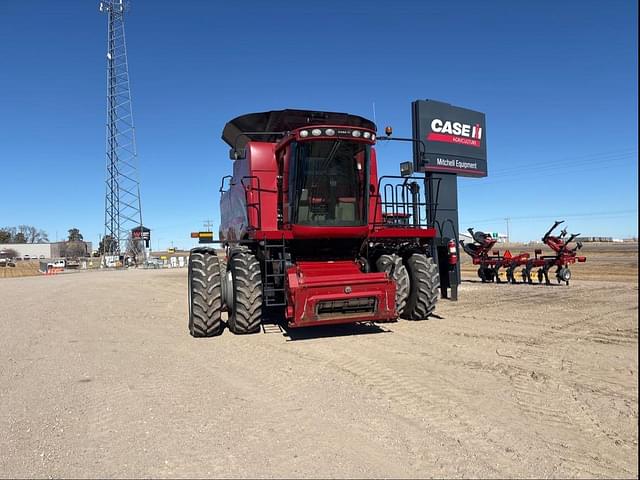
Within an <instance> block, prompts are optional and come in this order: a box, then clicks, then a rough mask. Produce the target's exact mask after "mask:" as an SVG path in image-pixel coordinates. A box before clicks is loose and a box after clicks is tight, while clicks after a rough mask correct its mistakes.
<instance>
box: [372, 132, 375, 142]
mask: <svg viewBox="0 0 640 480" xmlns="http://www.w3.org/2000/svg"><path fill="white" fill-rule="evenodd" d="M375 140H376V136H375V135H374V134H373V133H372V134H371V141H372V142H374V141H375Z"/></svg>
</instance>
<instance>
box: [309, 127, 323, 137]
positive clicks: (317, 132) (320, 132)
mask: <svg viewBox="0 0 640 480" xmlns="http://www.w3.org/2000/svg"><path fill="white" fill-rule="evenodd" d="M321 134H322V130H320V129H319V128H314V129H313V130H311V135H313V136H314V137H319V136H320V135H321Z"/></svg>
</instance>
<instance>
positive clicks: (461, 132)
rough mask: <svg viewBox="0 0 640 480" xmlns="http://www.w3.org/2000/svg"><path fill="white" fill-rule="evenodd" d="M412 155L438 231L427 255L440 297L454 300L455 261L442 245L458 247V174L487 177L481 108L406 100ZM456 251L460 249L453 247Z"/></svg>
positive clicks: (457, 276) (457, 280)
mask: <svg viewBox="0 0 640 480" xmlns="http://www.w3.org/2000/svg"><path fill="white" fill-rule="evenodd" d="M411 108H412V123H413V138H415V139H417V140H419V141H417V142H414V146H413V159H414V169H415V171H416V172H424V173H425V189H426V191H427V192H428V202H429V205H430V208H429V211H430V212H431V216H432V218H430V221H431V222H433V223H434V225H435V228H436V231H437V236H436V239H435V242H434V246H433V251H432V255H433V258H434V259H436V261H437V262H438V267H439V270H440V285H441V292H442V296H443V297H445V298H447V297H448V293H447V292H448V289H451V299H453V300H456V299H457V295H458V293H457V291H458V285H459V284H460V265H459V264H456V265H455V266H453V267H452V266H450V265H449V263H448V250H447V244H448V242H449V240H451V239H454V240H455V244H456V249H458V240H459V237H458V232H459V227H458V175H461V176H466V177H478V178H479V177H486V176H487V140H486V139H487V133H486V122H485V115H484V113H482V112H477V111H475V110H469V109H466V108H460V107H456V106H453V105H451V104H448V103H443V102H438V101H435V100H416V101H414V102H413V103H412V104H411ZM458 255H459V252H458Z"/></svg>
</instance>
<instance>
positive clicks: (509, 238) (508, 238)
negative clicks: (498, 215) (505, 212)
mask: <svg viewBox="0 0 640 480" xmlns="http://www.w3.org/2000/svg"><path fill="white" fill-rule="evenodd" d="M504 220H505V222H507V243H511V236H510V235H509V222H510V221H511V218H510V217H506V218H505V219H504Z"/></svg>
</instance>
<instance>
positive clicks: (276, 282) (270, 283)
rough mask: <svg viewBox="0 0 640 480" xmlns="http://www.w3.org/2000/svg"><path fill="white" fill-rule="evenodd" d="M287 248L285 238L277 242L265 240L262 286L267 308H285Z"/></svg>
mask: <svg viewBox="0 0 640 480" xmlns="http://www.w3.org/2000/svg"><path fill="white" fill-rule="evenodd" d="M286 253H287V246H286V244H285V241H284V238H282V239H281V240H279V241H276V242H273V241H271V242H269V241H268V240H265V244H264V259H263V270H262V271H263V272H264V284H263V286H262V295H263V302H264V305H265V306H266V307H283V306H285V305H286V304H287V302H286V298H285V291H286V290H285V276H286Z"/></svg>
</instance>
